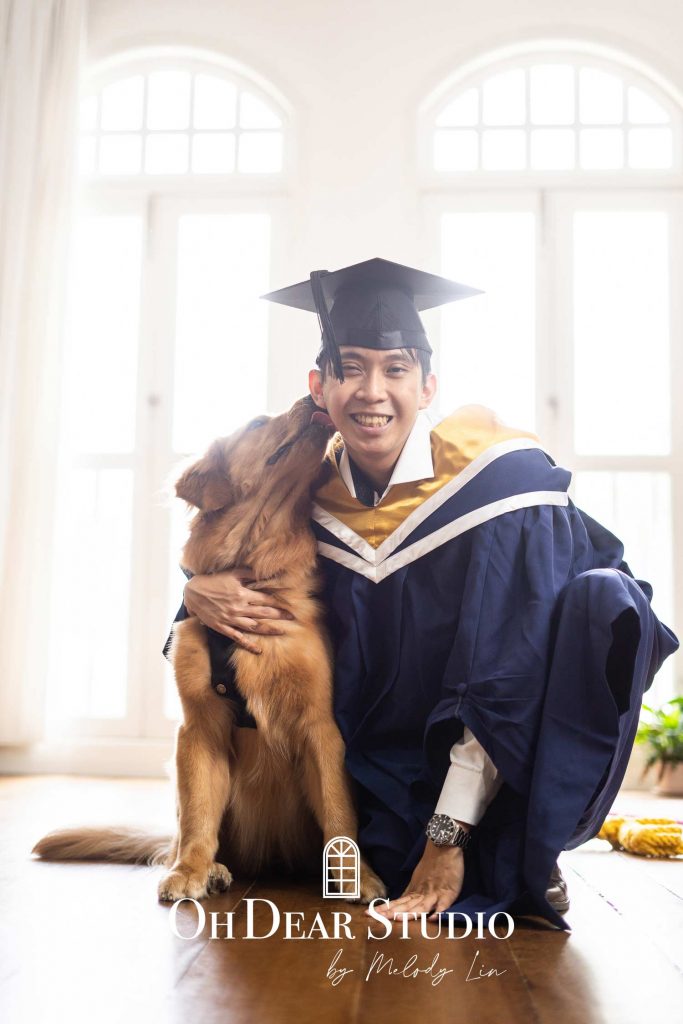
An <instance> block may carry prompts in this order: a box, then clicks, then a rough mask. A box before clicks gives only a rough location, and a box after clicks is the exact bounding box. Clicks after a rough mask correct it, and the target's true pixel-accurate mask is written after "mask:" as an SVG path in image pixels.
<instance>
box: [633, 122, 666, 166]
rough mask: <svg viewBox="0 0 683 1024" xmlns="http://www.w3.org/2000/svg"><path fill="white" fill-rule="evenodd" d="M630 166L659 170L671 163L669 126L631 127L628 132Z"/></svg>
mask: <svg viewBox="0 0 683 1024" xmlns="http://www.w3.org/2000/svg"><path fill="white" fill-rule="evenodd" d="M628 162H629V166H630V167H638V168H642V169H652V170H659V169H664V168H666V167H671V165H672V163H673V138H672V135H671V129H670V128H631V130H630V131H629V133H628Z"/></svg>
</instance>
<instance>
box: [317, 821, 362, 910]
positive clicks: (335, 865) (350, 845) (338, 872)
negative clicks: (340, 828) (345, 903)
mask: <svg viewBox="0 0 683 1024" xmlns="http://www.w3.org/2000/svg"><path fill="white" fill-rule="evenodd" d="M340 896H344V897H346V898H347V899H360V850H359V849H358V846H357V845H356V843H354V841H353V839H349V837H348V836H335V837H334V839H330V840H328V842H327V843H326V844H325V849H324V850H323V897H324V898H325V899H339V897H340Z"/></svg>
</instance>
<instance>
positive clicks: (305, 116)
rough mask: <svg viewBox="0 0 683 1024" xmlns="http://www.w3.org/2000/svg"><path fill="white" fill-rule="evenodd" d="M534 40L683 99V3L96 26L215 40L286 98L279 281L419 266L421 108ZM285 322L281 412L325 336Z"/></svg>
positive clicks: (209, 14)
mask: <svg viewBox="0 0 683 1024" xmlns="http://www.w3.org/2000/svg"><path fill="white" fill-rule="evenodd" d="M525 39H527V40H529V39H577V40H584V41H590V42H593V43H598V44H602V45H605V46H609V47H612V48H614V49H616V50H619V51H621V52H622V53H624V54H627V55H629V56H631V57H632V58H635V59H637V60H638V61H640V62H642V63H644V64H647V65H649V66H650V67H651V68H653V69H655V70H656V71H658V72H659V73H660V74H661V75H663V76H664V77H665V78H667V79H668V80H669V81H670V82H671V83H672V84H673V85H675V86H677V87H678V88H679V89H680V91H681V93H683V7H682V6H681V4H680V0H629V2H628V4H626V3H624V0H574V2H573V3H572V4H571V5H569V4H568V3H566V2H559V0H515V2H512V0H479V2H478V3H476V4H470V3H465V2H464V0H420V2H409V0H347V2H346V3H344V2H338V0H336V2H332V0H289V2H284V0H237V2H235V0H233V2H229V0H91V3H90V12H89V28H88V41H89V58H90V59H91V60H93V61H96V60H98V59H99V58H101V57H104V56H107V55H109V54H111V53H114V52H117V51H118V50H122V49H126V48H127V47H129V46H134V45H145V44H157V43H164V42H169V43H184V44H186V45H196V46H201V47H208V48H211V49H214V50H221V51H223V52H224V53H225V54H227V55H229V56H230V57H232V58H233V59H236V60H238V61H240V62H241V63H243V64H244V65H247V66H248V67H250V68H252V69H254V70H256V71H257V72H259V73H260V74H262V75H264V76H265V77H266V78H267V79H268V80H269V81H270V82H271V83H272V84H273V85H274V86H275V87H277V88H278V89H279V90H280V91H281V92H282V93H283V94H284V95H285V96H286V97H287V98H288V99H289V101H290V102H291V104H292V106H293V109H294V111H295V113H296V133H297V137H298V143H299V145H298V153H297V169H296V176H295V180H294V184H293V188H292V191H291V199H292V206H293V210H294V211H295V216H294V220H293V230H292V232H291V237H290V241H289V245H288V255H287V260H286V268H284V272H285V274H286V277H285V279H284V280H277V281H273V287H276V286H280V285H283V284H286V283H290V282H293V281H297V280H301V279H303V278H305V277H307V276H308V273H309V272H310V270H311V269H313V268H316V267H327V268H329V269H334V268H335V267H337V266H343V265H344V264H345V263H351V262H356V261H359V260H363V259H367V258H369V257H371V256H375V255H377V256H384V257H386V258H389V259H395V260H398V261H400V262H402V261H405V262H412V261H417V262H420V261H421V259H422V258H423V257H422V254H421V251H420V242H419V223H420V214H419V181H418V175H417V167H416V160H415V152H416V146H415V124H416V119H417V110H418V107H419V104H420V103H421V102H422V101H423V100H424V99H425V97H426V96H427V95H428V94H429V93H430V92H431V91H432V90H433V89H434V88H436V87H437V86H438V85H439V84H440V83H441V82H442V81H443V80H444V79H446V78H447V77H448V76H449V75H450V74H452V73H453V72H454V71H455V70H457V68H458V67H459V66H461V65H462V64H464V63H465V62H467V61H469V60H471V59H473V58H474V57H476V56H478V55H480V54H484V53H486V52H488V51H491V50H495V49H498V48H499V47H503V46H506V45H509V44H512V43H515V42H520V41H523V40H525ZM273 317H274V320H273V326H274V334H275V335H276V336H277V337H278V338H282V341H283V342H284V343H283V344H279V345H277V344H276V345H274V346H273V352H272V360H271V371H272V380H273V382H274V386H273V388H272V389H271V403H270V404H271V406H273V407H284V406H285V405H286V404H287V402H288V401H290V400H291V398H292V397H293V396H295V395H296V394H299V393H301V391H302V385H303V382H304V379H305V378H304V372H305V370H306V369H307V367H308V365H310V360H311V352H312V351H314V349H315V339H316V337H317V331H316V325H315V324H314V323H310V324H303V322H302V317H301V314H298V313H296V312H292V311H289V310H285V309H278V310H275V311H274V312H273ZM310 320H313V318H312V317H311V318H310ZM293 353H294V358H293Z"/></svg>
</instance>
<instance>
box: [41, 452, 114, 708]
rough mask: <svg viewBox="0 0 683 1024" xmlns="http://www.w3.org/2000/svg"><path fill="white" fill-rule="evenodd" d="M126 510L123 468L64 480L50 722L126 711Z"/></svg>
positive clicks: (81, 472) (77, 474) (80, 472)
mask: <svg viewBox="0 0 683 1024" xmlns="http://www.w3.org/2000/svg"><path fill="white" fill-rule="evenodd" d="M132 504H133V473H132V471H131V470H128V469H101V470H95V469H76V470H73V471H72V472H71V473H70V474H69V476H68V477H67V478H66V479H65V480H64V483H63V487H62V493H61V494H60V502H59V509H60V511H59V518H58V525H57V538H58V543H57V551H58V553H59V554H58V558H59V559H61V562H62V564H61V565H58V567H57V574H56V577H57V579H58V581H59V587H60V590H59V593H58V595H57V599H56V602H55V603H56V611H55V616H54V619H55V625H54V632H53V641H52V656H51V658H50V664H51V673H52V675H51V679H50V687H49V710H48V714H49V717H50V718H52V719H55V718H59V719H61V718H90V717H92V718H121V717H123V716H124V715H125V713H126V679H127V678H128V626H129V615H130V564H131V522H132ZM75 608H77V609H78V611H77V612H75V611H74V609H75Z"/></svg>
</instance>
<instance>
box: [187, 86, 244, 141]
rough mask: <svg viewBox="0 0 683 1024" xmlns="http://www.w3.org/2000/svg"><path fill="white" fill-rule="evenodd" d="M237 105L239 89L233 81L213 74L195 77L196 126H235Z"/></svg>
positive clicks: (194, 119)
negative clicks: (227, 80)
mask: <svg viewBox="0 0 683 1024" xmlns="http://www.w3.org/2000/svg"><path fill="white" fill-rule="evenodd" d="M236 106H237V90H236V88H235V86H234V85H233V84H232V82H226V81H225V80H224V79H222V78H216V77H214V76H213V75H197V76H196V77H195V80H194V118H193V123H194V127H195V128H234V127H235V116H236Z"/></svg>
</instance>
